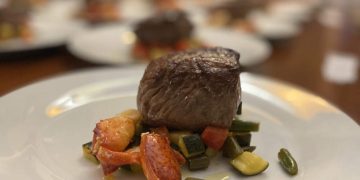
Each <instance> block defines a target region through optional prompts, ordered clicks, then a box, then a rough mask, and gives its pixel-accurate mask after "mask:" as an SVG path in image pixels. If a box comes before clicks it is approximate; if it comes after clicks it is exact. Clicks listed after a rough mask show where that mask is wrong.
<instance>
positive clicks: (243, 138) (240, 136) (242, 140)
mask: <svg viewBox="0 0 360 180" xmlns="http://www.w3.org/2000/svg"><path fill="white" fill-rule="evenodd" d="M233 136H234V138H235V139H236V141H237V142H238V144H239V145H240V146H241V147H245V146H250V142H251V134H250V133H246V132H245V133H233Z"/></svg>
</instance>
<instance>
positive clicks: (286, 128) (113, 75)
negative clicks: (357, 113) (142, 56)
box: [0, 67, 360, 180]
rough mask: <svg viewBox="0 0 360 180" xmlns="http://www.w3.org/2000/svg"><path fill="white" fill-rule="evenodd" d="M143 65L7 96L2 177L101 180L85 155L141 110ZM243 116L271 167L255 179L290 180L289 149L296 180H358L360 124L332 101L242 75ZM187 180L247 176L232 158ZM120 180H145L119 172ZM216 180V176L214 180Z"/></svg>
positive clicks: (2, 111)
mask: <svg viewBox="0 0 360 180" xmlns="http://www.w3.org/2000/svg"><path fill="white" fill-rule="evenodd" d="M143 70H144V67H132V68H127V69H118V68H113V69H98V70H88V71H81V72H77V73H72V74H67V75H63V76H60V77H56V78H53V79H49V80H45V81H42V82H39V83H36V84H33V85H30V86H27V87H24V88H22V89H19V90H17V91H14V92H12V93H10V94H7V95H5V96H3V97H1V98H0V117H1V118H0V123H1V126H0V132H1V136H0V144H1V148H0V179H12V180H22V179H34V180H35V179H36V180H65V179H67V180H79V179H87V180H98V179H101V177H102V172H101V169H100V168H99V167H97V166H95V165H94V164H92V163H90V162H89V161H87V160H85V159H84V158H83V157H82V152H81V144H83V143H84V142H87V141H89V140H91V137H92V130H93V128H94V126H95V123H96V122H97V121H98V120H99V119H103V118H106V117H109V116H112V115H114V114H116V113H118V112H120V111H122V110H125V109H128V108H135V107H136V98H135V97H136V92H137V88H138V83H139V80H140V78H141V76H142V73H143ZM241 81H242V82H241V84H242V89H243V93H242V95H243V115H242V118H243V119H246V120H253V121H259V122H260V123H261V128H260V132H258V133H254V134H253V140H252V144H254V145H256V146H257V149H256V150H255V152H256V153H257V154H259V155H261V156H262V157H264V158H265V159H267V160H268V161H269V162H270V166H269V168H268V169H267V170H266V171H265V172H264V173H262V174H260V175H258V176H253V177H247V178H246V179H251V180H265V179H274V180H279V179H289V178H290V177H289V176H288V175H286V174H285V173H284V172H283V170H282V169H281V167H280V166H279V164H278V160H277V152H278V150H279V149H280V148H281V147H286V148H288V149H289V150H290V151H291V152H292V154H293V156H294V157H295V158H296V159H297V161H298V164H299V174H298V175H297V176H294V177H292V178H291V179H304V180H308V179H317V180H335V179H338V180H340V179H346V180H357V179H358V178H359V177H360V172H359V171H358V166H357V164H360V156H359V155H358V153H359V152H360V143H359V142H360V131H359V126H358V125H357V124H356V123H355V122H354V121H353V120H352V119H351V118H349V117H348V116H347V115H346V114H344V113H343V112H341V111H340V110H338V109H337V108H335V107H334V106H332V105H330V104H329V103H328V102H326V101H325V100H323V99H321V98H319V97H317V96H315V95H312V94H310V93H307V92H305V91H303V90H301V89H298V88H295V87H293V86H290V85H287V84H283V83H281V82H278V81H275V80H271V79H268V78H263V77H260V76H255V75H252V74H242V75H241ZM220 159H221V158H218V159H217V160H214V161H212V163H211V166H210V167H209V169H208V170H206V171H198V172H194V173H189V172H188V171H184V172H183V176H184V177H187V176H194V177H203V178H204V177H209V176H211V177H212V178H213V179H221V178H222V177H224V176H228V179H240V178H244V177H242V176H240V175H238V174H237V173H236V172H235V171H234V170H233V169H232V168H231V167H230V165H229V164H228V162H227V160H220ZM117 176H119V178H118V179H131V180H135V179H144V177H143V176H141V175H131V174H129V173H125V172H119V173H117ZM209 179H211V178H209Z"/></svg>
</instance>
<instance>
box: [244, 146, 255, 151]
mask: <svg viewBox="0 0 360 180" xmlns="http://www.w3.org/2000/svg"><path fill="white" fill-rule="evenodd" d="M242 149H243V150H244V151H247V152H253V151H255V149H256V146H245V147H242Z"/></svg>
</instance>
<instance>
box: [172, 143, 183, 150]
mask: <svg viewBox="0 0 360 180" xmlns="http://www.w3.org/2000/svg"><path fill="white" fill-rule="evenodd" d="M170 147H171V148H173V149H174V150H176V151H179V152H181V150H180V147H179V146H178V145H177V144H174V143H170Z"/></svg>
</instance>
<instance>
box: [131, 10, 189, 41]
mask: <svg viewBox="0 0 360 180" xmlns="http://www.w3.org/2000/svg"><path fill="white" fill-rule="evenodd" d="M192 30H193V25H192V23H191V22H190V20H189V19H188V18H187V16H186V14H185V13H184V12H182V11H165V12H162V13H160V14H158V15H156V16H153V17H150V18H148V19H145V20H143V21H141V22H140V23H139V24H137V25H136V28H135V34H136V36H137V38H138V39H139V41H140V42H142V43H144V44H151V45H155V44H157V45H172V44H174V43H176V42H178V41H179V40H181V39H184V38H189V37H190V36H191V33H192Z"/></svg>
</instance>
